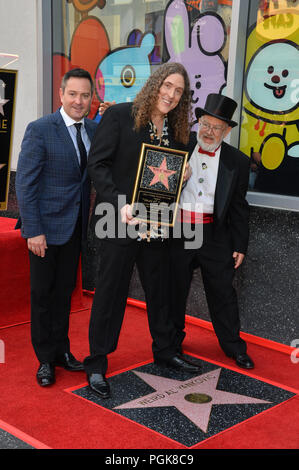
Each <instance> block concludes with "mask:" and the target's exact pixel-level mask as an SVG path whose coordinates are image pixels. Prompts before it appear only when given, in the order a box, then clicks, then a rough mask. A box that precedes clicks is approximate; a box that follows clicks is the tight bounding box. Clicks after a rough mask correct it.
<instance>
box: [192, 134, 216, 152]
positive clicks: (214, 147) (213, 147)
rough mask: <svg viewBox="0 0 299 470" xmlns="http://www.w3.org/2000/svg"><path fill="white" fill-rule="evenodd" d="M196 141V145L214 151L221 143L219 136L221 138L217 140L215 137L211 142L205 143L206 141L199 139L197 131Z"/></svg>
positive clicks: (207, 150)
mask: <svg viewBox="0 0 299 470" xmlns="http://www.w3.org/2000/svg"><path fill="white" fill-rule="evenodd" d="M197 142H198V145H199V146H200V147H201V148H202V149H203V150H205V151H206V152H214V151H215V150H216V149H217V148H218V147H219V145H220V144H221V142H222V138H221V139H218V140H217V139H215V140H214V142H213V143H212V144H206V143H205V142H204V141H203V140H202V139H201V137H199V133H197Z"/></svg>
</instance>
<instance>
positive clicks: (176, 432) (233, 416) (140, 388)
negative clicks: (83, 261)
mask: <svg viewBox="0 0 299 470" xmlns="http://www.w3.org/2000/svg"><path fill="white" fill-rule="evenodd" d="M191 359H192V360H193V362H195V363H197V364H198V365H199V366H200V367H201V371H200V372H199V373H198V374H197V375H195V374H190V373H188V372H185V371H177V370H171V369H166V368H164V367H160V366H159V365H157V364H154V363H149V364H145V365H143V366H137V367H136V368H132V369H131V370H128V371H121V372H120V373H119V374H116V375H113V376H112V377H109V378H108V382H109V384H110V386H111V394H112V395H111V397H110V398H109V399H102V398H100V397H99V396H98V395H97V394H95V393H94V392H93V391H92V390H91V389H90V388H89V387H88V386H83V387H80V388H78V389H72V391H71V393H73V394H75V395H77V396H78V397H80V398H83V399H85V400H87V401H89V402H90V403H91V404H96V405H97V406H100V407H103V408H105V409H109V410H110V411H112V412H114V413H116V414H118V415H119V416H120V417H124V418H127V419H130V420H131V421H133V422H136V423H139V424H140V425H142V426H144V427H145V428H148V429H150V430H153V431H156V432H158V433H160V434H162V435H164V436H166V437H168V438H170V439H172V440H174V441H177V442H180V443H181V444H183V445H185V446H187V447H192V446H194V445H196V444H198V443H199V442H202V441H204V440H205V439H208V438H209V437H212V436H215V435H216V434H218V433H221V432H223V431H225V430H227V429H229V428H232V427H233V426H235V425H237V424H239V423H242V422H245V421H246V420H248V419H251V418H254V417H255V416H256V417H258V415H259V414H260V413H264V412H266V411H270V410H271V408H274V407H275V406H277V405H278V404H281V403H283V402H285V401H287V400H289V399H290V398H292V397H294V396H295V393H294V392H293V391H289V390H285V389H283V388H280V387H277V386H276V385H273V384H271V383H268V382H264V381H263V380H262V379H257V378H254V377H251V376H250V375H246V374H245V373H243V371H241V372H237V371H234V370H230V369H226V368H225V367H220V366H219V365H216V364H213V363H209V362H207V361H203V360H200V359H196V358H195V357H191Z"/></svg>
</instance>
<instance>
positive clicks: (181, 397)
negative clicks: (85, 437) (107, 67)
mask: <svg viewBox="0 0 299 470" xmlns="http://www.w3.org/2000/svg"><path fill="white" fill-rule="evenodd" d="M133 372H134V374H136V375H137V376H138V377H139V378H141V379H142V380H144V382H146V383H147V384H148V385H150V386H151V387H152V388H154V389H155V392H153V393H149V394H148V395H145V396H143V397H141V398H137V399H135V400H132V401H129V402H128V403H124V404H123V405H119V406H116V407H115V409H129V408H158V407H165V406H168V407H169V406H174V407H175V408H177V409H178V410H179V411H180V412H181V413H183V414H184V415H185V416H186V417H187V418H188V419H189V420H190V421H192V423H194V424H195V425H196V426H197V427H198V428H200V429H201V430H202V431H203V432H205V433H206V432H207V431H208V426H209V420H210V414H211V411H212V406H213V405H227V404H231V405H234V404H238V405H239V404H255V403H257V404H265V403H266V404H270V403H271V402H269V401H265V400H260V399H257V398H254V397H248V396H246V395H239V394H237V393H230V392H225V391H223V390H217V389H216V387H217V383H218V379H219V376H220V372H221V368H219V369H216V370H213V371H210V372H207V373H205V374H202V375H198V376H197V377H193V378H191V379H188V380H185V381H181V380H173V379H167V378H165V377H160V376H157V375H152V374H147V373H145V372H137V371H133Z"/></svg>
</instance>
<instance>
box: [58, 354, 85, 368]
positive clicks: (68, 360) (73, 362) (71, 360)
mask: <svg viewBox="0 0 299 470" xmlns="http://www.w3.org/2000/svg"><path fill="white" fill-rule="evenodd" d="M54 365H55V366H58V367H63V368H64V369H66V370H70V371H72V372H77V371H79V370H84V367H83V364H82V362H79V361H77V359H76V358H75V357H74V356H73V355H72V353H64V354H63V355H62V356H59V357H57V359H56V361H55V363H54Z"/></svg>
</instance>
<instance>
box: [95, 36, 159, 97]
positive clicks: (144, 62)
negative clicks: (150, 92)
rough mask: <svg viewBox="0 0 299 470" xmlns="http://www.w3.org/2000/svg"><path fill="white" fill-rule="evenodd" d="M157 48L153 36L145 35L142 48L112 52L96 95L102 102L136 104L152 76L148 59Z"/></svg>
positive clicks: (105, 61)
mask: <svg viewBox="0 0 299 470" xmlns="http://www.w3.org/2000/svg"><path fill="white" fill-rule="evenodd" d="M154 46H155V37H154V35H153V34H151V33H148V34H145V35H144V36H143V38H142V40H141V42H140V46H136V47H122V48H119V49H116V50H114V51H111V52H110V53H109V54H108V55H107V56H106V57H105V58H104V59H103V60H102V61H101V62H100V64H99V66H98V69H97V73H96V93H97V95H98V97H99V99H100V101H104V100H105V101H115V102H116V103H122V102H124V101H127V102H129V101H133V100H134V98H135V96H136V95H137V93H138V92H139V91H140V90H141V88H142V87H143V85H144V83H145V82H146V80H147V79H148V77H149V76H150V74H151V68H150V62H149V59H148V55H149V54H150V53H151V52H152V50H153V49H154Z"/></svg>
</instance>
